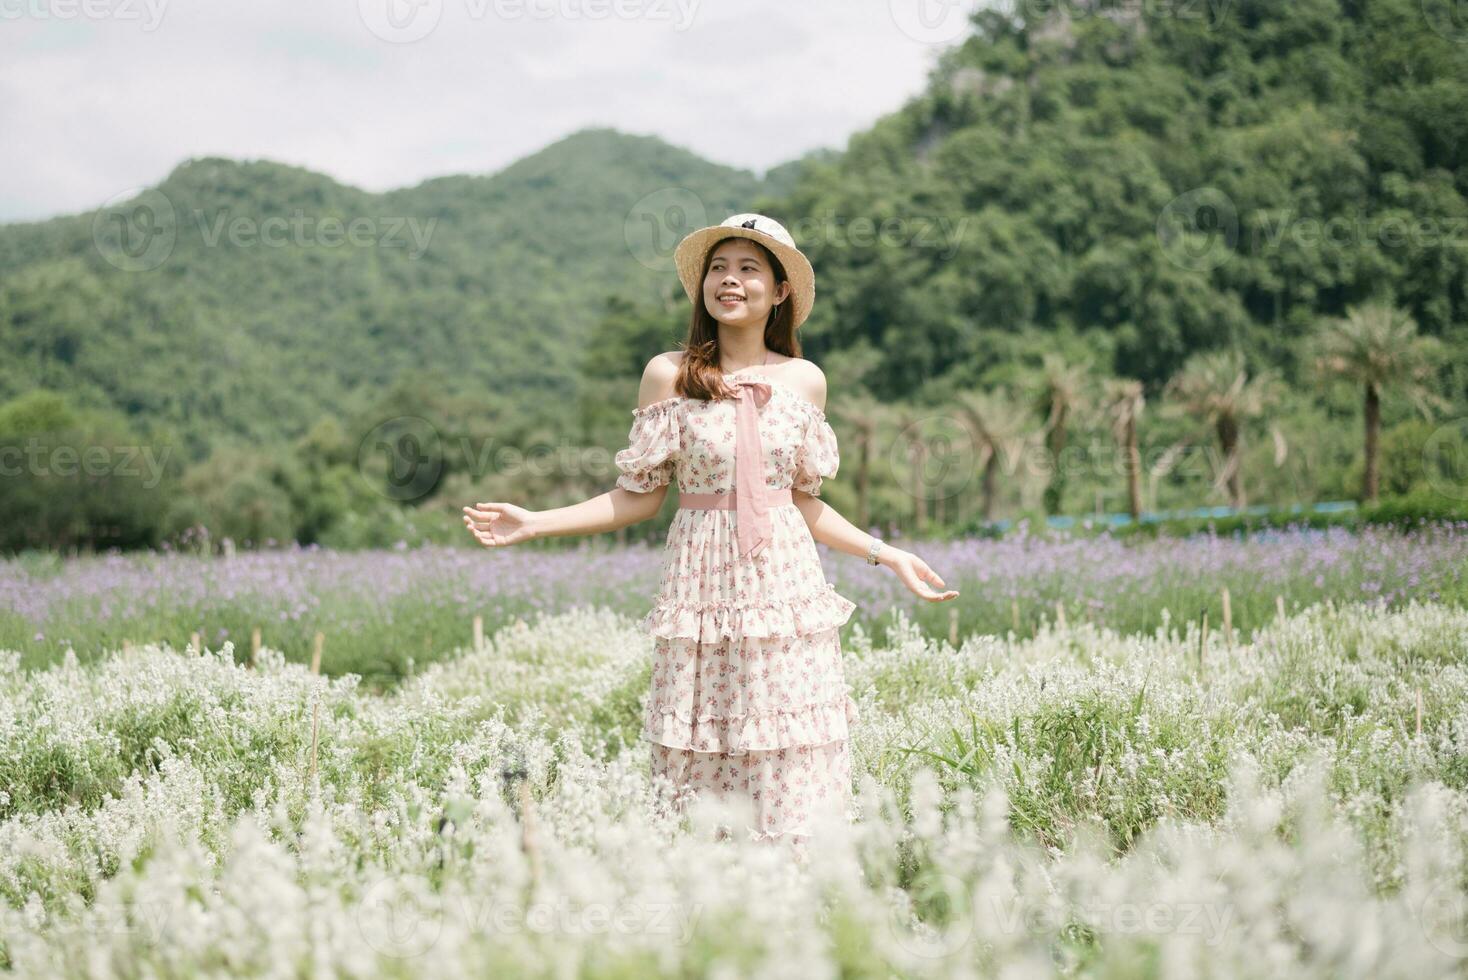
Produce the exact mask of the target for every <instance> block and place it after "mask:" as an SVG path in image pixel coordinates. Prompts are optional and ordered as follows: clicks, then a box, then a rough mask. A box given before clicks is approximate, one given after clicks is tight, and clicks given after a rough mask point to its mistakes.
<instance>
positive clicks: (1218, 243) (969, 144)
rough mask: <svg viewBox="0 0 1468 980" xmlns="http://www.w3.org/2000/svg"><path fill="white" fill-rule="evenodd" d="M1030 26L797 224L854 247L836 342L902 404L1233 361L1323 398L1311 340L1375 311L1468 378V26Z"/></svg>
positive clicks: (993, 45)
mask: <svg viewBox="0 0 1468 980" xmlns="http://www.w3.org/2000/svg"><path fill="white" fill-rule="evenodd" d="M1020 9H1021V10H1022V11H1033V12H1035V13H1036V14H1038V15H1039V16H1037V17H1036V18H1035V19H1033V20H1031V21H1026V20H1024V19H1021V18H1014V17H1008V16H1005V15H1003V14H1001V13H998V12H986V13H981V14H979V15H978V16H977V18H976V20H975V22H974V30H973V33H972V36H970V37H968V38H967V39H966V40H964V41H963V43H961V44H958V45H955V46H954V47H952V48H950V49H948V50H946V51H945V52H944V53H943V56H942V58H941V60H940V62H939V64H938V65H937V67H936V68H935V70H934V72H933V73H932V76H931V78H930V81H929V84H928V86H927V88H926V90H925V91H924V92H923V93H922V94H921V95H920V96H918V97H917V98H915V99H913V100H912V101H911V102H910V103H908V104H907V105H906V106H905V107H904V108H903V109H902V110H901V111H899V112H896V113H893V114H891V115H890V116H888V117H886V118H883V119H882V120H880V121H879V122H878V123H877V124H876V125H875V126H873V127H872V128H871V129H870V130H868V131H866V132H863V133H860V134H858V135H856V136H854V137H853V138H852V140H851V142H850V145H849V146H848V148H847V150H846V152H845V153H844V154H842V155H841V156H840V158H839V159H837V160H834V161H831V162H829V163H825V164H818V165H815V166H813V167H811V168H810V169H809V170H808V171H807V172H806V173H805V175H804V178H803V179H802V180H801V181H800V183H799V184H798V186H796V187H795V188H794V189H793V191H792V193H791V195H790V196H789V198H788V199H787V200H785V201H784V202H782V206H783V208H784V210H785V212H786V213H789V214H792V215H810V216H825V215H835V216H837V218H838V219H839V220H840V222H842V223H843V224H836V223H834V222H833V223H832V224H831V226H830V227H829V229H828V230H826V231H824V232H823V233H821V234H818V235H814V236H811V237H810V239H809V243H808V245H809V251H810V254H811V256H812V261H813V262H814V264H815V266H816V268H817V269H818V270H819V277H820V282H821V296H822V299H821V302H819V303H817V305H816V308H815V311H814V314H813V320H812V332H813V334H815V335H817V336H820V337H822V338H823V340H825V341H827V342H828V343H829V344H830V345H831V347H832V348H833V349H848V348H856V347H869V348H872V349H873V350H875V351H877V352H879V354H878V356H876V357H874V358H871V359H869V360H868V361H867V362H865V363H868V364H869V368H868V369H867V371H866V380H867V381H868V382H869V384H870V385H871V386H872V388H873V389H874V390H875V391H876V392H877V393H878V394H880V395H883V396H886V397H891V398H895V397H899V396H904V395H907V394H910V393H912V392H915V391H918V390H920V389H922V390H925V393H926V394H927V396H928V397H929V398H932V399H933V400H934V401H935V402H937V401H940V400H944V399H946V398H947V397H948V396H949V393H950V392H951V391H952V390H954V389H958V388H962V387H965V386H971V385H974V384H979V383H983V382H989V381H999V380H1005V379H1007V378H1010V377H1012V375H1013V373H1014V372H1015V370H1016V369H1017V368H1018V367H1020V366H1022V365H1023V364H1024V363H1025V362H1027V361H1032V360H1033V359H1034V357H1035V355H1036V353H1037V351H1038V350H1041V349H1044V348H1047V347H1055V346H1059V347H1061V348H1066V349H1071V350H1072V351H1073V352H1075V353H1081V352H1089V353H1091V354H1093V355H1095V360H1096V363H1097V365H1098V366H1099V367H1101V368H1102V369H1104V370H1111V371H1115V372H1117V373H1121V374H1126V375H1130V376H1133V377H1136V378H1140V379H1142V380H1144V381H1146V382H1148V383H1149V386H1150V387H1151V388H1152V390H1155V387H1156V386H1157V385H1158V384H1159V383H1160V382H1162V381H1164V380H1165V379H1166V378H1167V377H1168V376H1169V375H1170V374H1171V373H1173V372H1174V371H1175V370H1176V369H1177V368H1178V366H1179V365H1180V364H1181V363H1182V361H1183V360H1184V359H1185V358H1186V357H1187V356H1188V355H1189V354H1191V353H1193V352H1194V351H1197V350H1201V349H1207V348H1214V347H1222V346H1228V345H1238V346H1241V347H1242V348H1243V349H1244V350H1245V351H1246V352H1247V353H1248V354H1249V357H1250V361H1251V363H1252V364H1254V365H1255V366H1259V365H1262V364H1268V365H1271V366H1276V367H1279V368H1281V369H1283V370H1284V371H1285V372H1286V375H1287V376H1288V377H1290V378H1291V379H1292V380H1298V374H1299V372H1298V368H1299V367H1300V365H1298V364H1297V363H1296V358H1297V353H1298V351H1297V342H1298V341H1299V339H1300V338H1301V337H1302V336H1303V335H1304V334H1306V333H1307V332H1309V331H1310V330H1311V329H1312V328H1313V327H1315V326H1316V325H1317V324H1318V323H1319V322H1320V321H1321V320H1322V319H1323V318H1325V317H1329V316H1335V315H1339V314H1340V313H1342V312H1343V311H1344V310H1345V308H1346V307H1347V306H1348V305H1349V304H1352V303H1356V302H1359V301H1361V300H1363V299H1365V298H1367V297H1369V296H1374V295H1384V296H1388V297H1390V298H1392V299H1394V300H1395V302H1397V303H1398V304H1399V305H1401V306H1403V307H1405V308H1406V309H1407V310H1408V311H1410V312H1411V314H1412V315H1413V317H1414V318H1415V319H1416V320H1417V323H1418V325H1419V327H1420V328H1421V330H1422V332H1424V333H1427V334H1430V335H1434V336H1438V337H1441V338H1444V339H1447V340H1449V341H1451V342H1452V345H1453V349H1455V350H1456V351H1458V352H1459V354H1460V355H1468V43H1465V42H1468V31H1465V30H1464V28H1463V26H1462V23H1461V19H1459V20H1454V18H1453V11H1452V9H1451V6H1450V5H1448V4H1445V3H1441V2H1439V0H1291V2H1289V3H1276V2H1265V0H1210V2H1199V3H1192V2H1188V0H1180V2H1178V3H1172V4H1141V5H1138V4H1134V3H1120V2H1110V0H1100V2H1088V3H1085V4H1058V5H1050V4H1046V5H1043V6H1042V7H1023V6H1022V7H1021V8H1020ZM1046 11H1051V12H1052V13H1050V14H1049V15H1048V16H1045V12H1046ZM857 221H860V222H862V223H863V224H862V225H860V226H858V225H855V224H854V223H855V222H857ZM873 229H877V230H879V231H880V234H875V233H874V231H873ZM874 240H876V241H881V242H885V243H886V244H888V245H890V246H893V247H879V246H876V245H874V244H872V243H873V241H874ZM1454 360H1455V363H1453V364H1451V365H1445V369H1447V370H1449V371H1451V372H1453V374H1452V376H1451V387H1452V389H1453V390H1454V392H1455V394H1456V396H1457V397H1458V398H1460V399H1461V398H1463V397H1465V396H1468V356H1459V357H1457V358H1455V359H1454ZM933 379H940V380H939V381H938V382H937V383H936V384H935V383H934V380H933Z"/></svg>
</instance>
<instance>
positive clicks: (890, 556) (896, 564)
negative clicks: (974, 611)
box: [877, 545, 958, 602]
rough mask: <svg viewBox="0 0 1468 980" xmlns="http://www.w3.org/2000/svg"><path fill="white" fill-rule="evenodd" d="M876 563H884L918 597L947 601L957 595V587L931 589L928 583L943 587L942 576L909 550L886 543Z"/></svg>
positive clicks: (934, 600) (933, 600)
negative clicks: (938, 590)
mask: <svg viewBox="0 0 1468 980" xmlns="http://www.w3.org/2000/svg"><path fill="white" fill-rule="evenodd" d="M877 564H879V565H886V566H887V567H888V568H890V569H892V571H894V572H896V573H897V577H898V578H900V579H901V580H902V584H903V585H905V586H907V587H908V588H909V589H911V590H912V592H913V594H914V595H916V596H917V597H918V598H920V599H926V600H928V601H929V602H947V601H948V600H949V599H954V598H957V597H958V590H957V589H947V590H946V591H944V592H937V591H935V590H934V589H932V588H931V587H930V586H929V584H928V583H932V585H936V586H937V587H938V588H940V589H943V588H945V586H944V584H943V579H942V577H941V576H940V575H939V574H938V573H937V572H935V571H933V570H932V569H931V568H929V567H928V563H927V562H925V561H923V560H922V559H921V558H919V557H918V556H917V555H915V554H913V553H912V552H910V551H903V550H902V549H901V548H893V547H892V546H891V545H886V546H884V548H883V553H882V554H880V555H879V556H878V558H877Z"/></svg>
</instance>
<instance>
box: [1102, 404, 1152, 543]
mask: <svg viewBox="0 0 1468 980" xmlns="http://www.w3.org/2000/svg"><path fill="white" fill-rule="evenodd" d="M1104 390H1105V397H1104V403H1105V406H1106V414H1107V415H1108V416H1110V418H1111V432H1112V434H1113V435H1114V436H1115V437H1116V444H1117V447H1118V448H1119V449H1121V452H1122V457H1123V459H1124V460H1125V461H1126V497H1127V509H1128V510H1129V511H1130V512H1131V515H1132V520H1134V521H1135V520H1137V519H1138V518H1140V517H1141V515H1142V479H1141V478H1142V454H1141V452H1140V450H1139V449H1138V448H1137V420H1138V419H1139V418H1141V417H1142V409H1143V408H1144V407H1145V406H1146V398H1145V397H1144V396H1143V394H1142V382H1140V381H1136V380H1134V379H1132V378H1107V379H1106V382H1105V385H1104Z"/></svg>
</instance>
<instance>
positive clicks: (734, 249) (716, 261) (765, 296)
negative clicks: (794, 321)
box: [703, 238, 790, 328]
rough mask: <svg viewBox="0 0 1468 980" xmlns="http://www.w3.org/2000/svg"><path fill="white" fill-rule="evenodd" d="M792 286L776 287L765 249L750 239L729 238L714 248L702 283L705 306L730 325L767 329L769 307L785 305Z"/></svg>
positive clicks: (781, 285)
mask: <svg viewBox="0 0 1468 980" xmlns="http://www.w3.org/2000/svg"><path fill="white" fill-rule="evenodd" d="M789 294H790V284H789V283H780V284H779V286H778V287H777V286H776V284H775V270H774V269H772V268H770V263H769V259H768V258H767V257H766V256H765V253H764V250H763V249H761V248H760V247H759V246H758V245H756V244H754V243H753V242H751V241H750V240H749V239H747V238H726V239H724V240H723V241H722V242H720V243H719V244H718V245H716V246H715V247H714V251H713V255H712V256H711V257H710V259H709V272H708V275H707V276H705V277H704V280H703V305H704V306H705V307H707V308H708V311H709V312H710V313H711V314H713V317H714V319H715V320H718V321H719V322H720V323H727V324H729V325H730V326H748V325H755V326H759V327H761V328H763V327H764V325H765V321H766V320H768V319H769V315H770V308H771V307H772V306H774V305H775V304H776V303H783V302H784V301H785V298H786V297H787V296H788V295H789Z"/></svg>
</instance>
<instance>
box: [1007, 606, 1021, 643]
mask: <svg viewBox="0 0 1468 980" xmlns="http://www.w3.org/2000/svg"><path fill="white" fill-rule="evenodd" d="M1009 615H1010V618H1012V619H1013V620H1014V635H1015V636H1019V600H1018V599H1010V600H1009Z"/></svg>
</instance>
